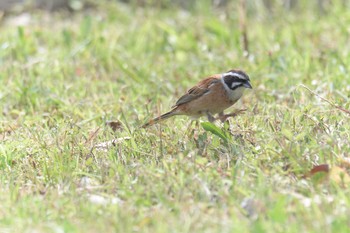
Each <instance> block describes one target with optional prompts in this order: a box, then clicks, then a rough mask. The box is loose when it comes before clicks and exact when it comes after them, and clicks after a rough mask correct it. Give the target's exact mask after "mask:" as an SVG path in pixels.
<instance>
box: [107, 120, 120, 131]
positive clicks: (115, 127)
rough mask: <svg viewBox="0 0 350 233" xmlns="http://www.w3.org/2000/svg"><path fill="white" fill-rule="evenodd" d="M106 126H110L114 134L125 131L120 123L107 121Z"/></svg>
mask: <svg viewBox="0 0 350 233" xmlns="http://www.w3.org/2000/svg"><path fill="white" fill-rule="evenodd" d="M106 125H107V126H109V127H110V128H111V129H112V130H113V132H115V131H117V130H122V129H123V125H122V123H121V122H120V121H106Z"/></svg>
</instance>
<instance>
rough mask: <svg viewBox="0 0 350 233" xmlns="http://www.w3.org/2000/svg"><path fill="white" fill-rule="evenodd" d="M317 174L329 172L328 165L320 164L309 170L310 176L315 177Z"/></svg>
mask: <svg viewBox="0 0 350 233" xmlns="http://www.w3.org/2000/svg"><path fill="white" fill-rule="evenodd" d="M318 172H326V173H328V172H329V165H328V164H320V165H317V166H314V167H313V168H312V169H311V170H310V176H313V175H315V174H316V173H318Z"/></svg>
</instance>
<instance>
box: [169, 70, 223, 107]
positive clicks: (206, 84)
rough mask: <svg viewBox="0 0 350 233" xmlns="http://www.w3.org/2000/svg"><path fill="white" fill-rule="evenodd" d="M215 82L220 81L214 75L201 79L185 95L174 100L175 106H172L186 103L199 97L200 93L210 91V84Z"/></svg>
mask: <svg viewBox="0 0 350 233" xmlns="http://www.w3.org/2000/svg"><path fill="white" fill-rule="evenodd" d="M217 82H220V80H219V79H218V77H217V76H215V75H214V76H212V77H209V78H206V79H204V80H202V81H201V82H199V83H198V84H197V85H196V86H194V87H192V88H191V89H189V90H188V91H187V93H186V94H185V95H183V96H181V97H180V99H179V100H178V101H177V102H176V104H175V106H173V107H176V106H179V105H181V104H185V103H188V102H190V101H192V100H195V99H197V98H199V97H201V96H202V95H204V94H205V93H207V92H209V91H210V87H211V85H213V84H214V83H217Z"/></svg>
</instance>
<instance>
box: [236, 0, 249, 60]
mask: <svg viewBox="0 0 350 233" xmlns="http://www.w3.org/2000/svg"><path fill="white" fill-rule="evenodd" d="M238 12H239V28H240V30H241V34H242V43H243V50H244V53H245V55H246V56H247V57H248V55H249V42H248V31H247V9H246V0H240V1H239V3H238Z"/></svg>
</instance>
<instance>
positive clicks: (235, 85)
mask: <svg viewBox="0 0 350 233" xmlns="http://www.w3.org/2000/svg"><path fill="white" fill-rule="evenodd" d="M241 84H242V83H241V82H233V83H232V84H231V89H233V88H235V87H237V86H239V85H241Z"/></svg>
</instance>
